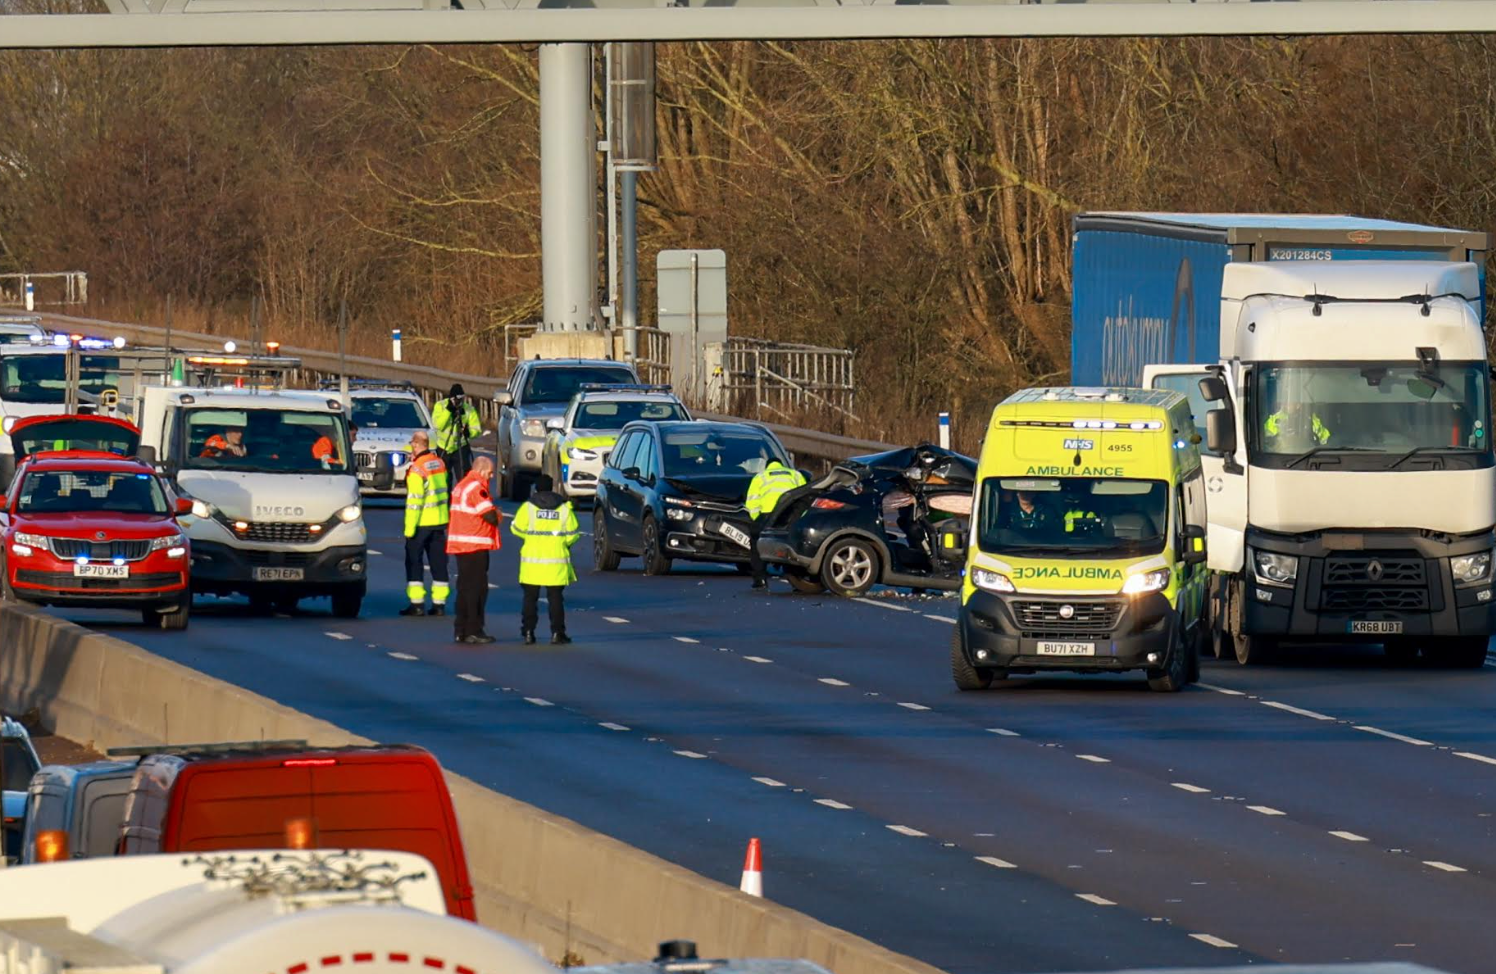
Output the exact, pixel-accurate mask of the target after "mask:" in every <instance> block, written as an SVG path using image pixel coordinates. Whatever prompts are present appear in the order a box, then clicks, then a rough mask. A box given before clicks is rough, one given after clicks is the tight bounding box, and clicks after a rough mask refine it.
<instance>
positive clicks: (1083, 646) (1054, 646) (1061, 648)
mask: <svg viewBox="0 0 1496 974" xmlns="http://www.w3.org/2000/svg"><path fill="white" fill-rule="evenodd" d="M1037 652H1038V653H1039V655H1040V656H1095V655H1096V646H1095V645H1094V644H1093V643H1043V642H1041V643H1040V644H1039V648H1038V650H1037Z"/></svg>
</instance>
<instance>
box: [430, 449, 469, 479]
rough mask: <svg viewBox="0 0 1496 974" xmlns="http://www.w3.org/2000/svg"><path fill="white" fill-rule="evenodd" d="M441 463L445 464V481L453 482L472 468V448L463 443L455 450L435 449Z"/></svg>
mask: <svg viewBox="0 0 1496 974" xmlns="http://www.w3.org/2000/svg"><path fill="white" fill-rule="evenodd" d="M436 455H437V456H439V457H441V460H442V463H444V464H446V465H447V483H449V484H455V483H457V482H458V481H459V480H461V479H462V478H463V477H466V476H467V475H468V471H469V470H471V469H473V448H472V447H471V446H468V445H467V444H465V443H464V444H463V445H462V446H460V447H458V448H457V449H455V450H437V451H436Z"/></svg>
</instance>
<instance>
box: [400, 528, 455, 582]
mask: <svg viewBox="0 0 1496 974" xmlns="http://www.w3.org/2000/svg"><path fill="white" fill-rule="evenodd" d="M423 556H424V557H425V559H426V564H428V565H430V566H431V580H432V581H433V582H441V583H443V584H446V582H447V526H446V525H445V524H442V525H438V526H436V527H430V528H416V533H415V534H414V535H412V536H411V537H409V538H406V539H405V580H406V581H407V582H421V581H424V580H425V579H424V578H422V576H421V558H422V557H423Z"/></svg>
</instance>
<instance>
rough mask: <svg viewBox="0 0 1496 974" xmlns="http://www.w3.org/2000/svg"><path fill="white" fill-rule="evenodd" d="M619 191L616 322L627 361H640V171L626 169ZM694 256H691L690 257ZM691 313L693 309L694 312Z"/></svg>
mask: <svg viewBox="0 0 1496 974" xmlns="http://www.w3.org/2000/svg"><path fill="white" fill-rule="evenodd" d="M621 175H622V177H623V180H622V182H623V187H622V192H621V193H620V194H619V195H620V196H621V197H622V199H621V202H622V203H623V218H622V219H621V220H620V221H619V223H620V227H619V229H620V230H621V231H622V234H623V241H622V242H621V243H620V245H619V256H620V257H621V260H620V261H619V263H620V265H621V266H620V280H619V282H618V285H619V286H618V302H619V305H620V306H621V314H620V316H619V319H618V322H619V326H620V327H621V328H623V341H624V349H625V351H626V352H627V353H628V360H629V361H630V362H638V361H639V174H638V173H637V172H636V171H634V170H632V169H625V170H624V171H623V172H622V173H621ZM693 259H694V258H693ZM693 314H694V312H693Z"/></svg>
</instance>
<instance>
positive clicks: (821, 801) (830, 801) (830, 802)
mask: <svg viewBox="0 0 1496 974" xmlns="http://www.w3.org/2000/svg"><path fill="white" fill-rule="evenodd" d="M816 804H817V805H825V806H826V807H827V808H835V809H838V810H845V809H849V808H851V807H852V806H851V805H843V804H842V803H841V802H839V801H837V800H836V799H835V798H817V799H816Z"/></svg>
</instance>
